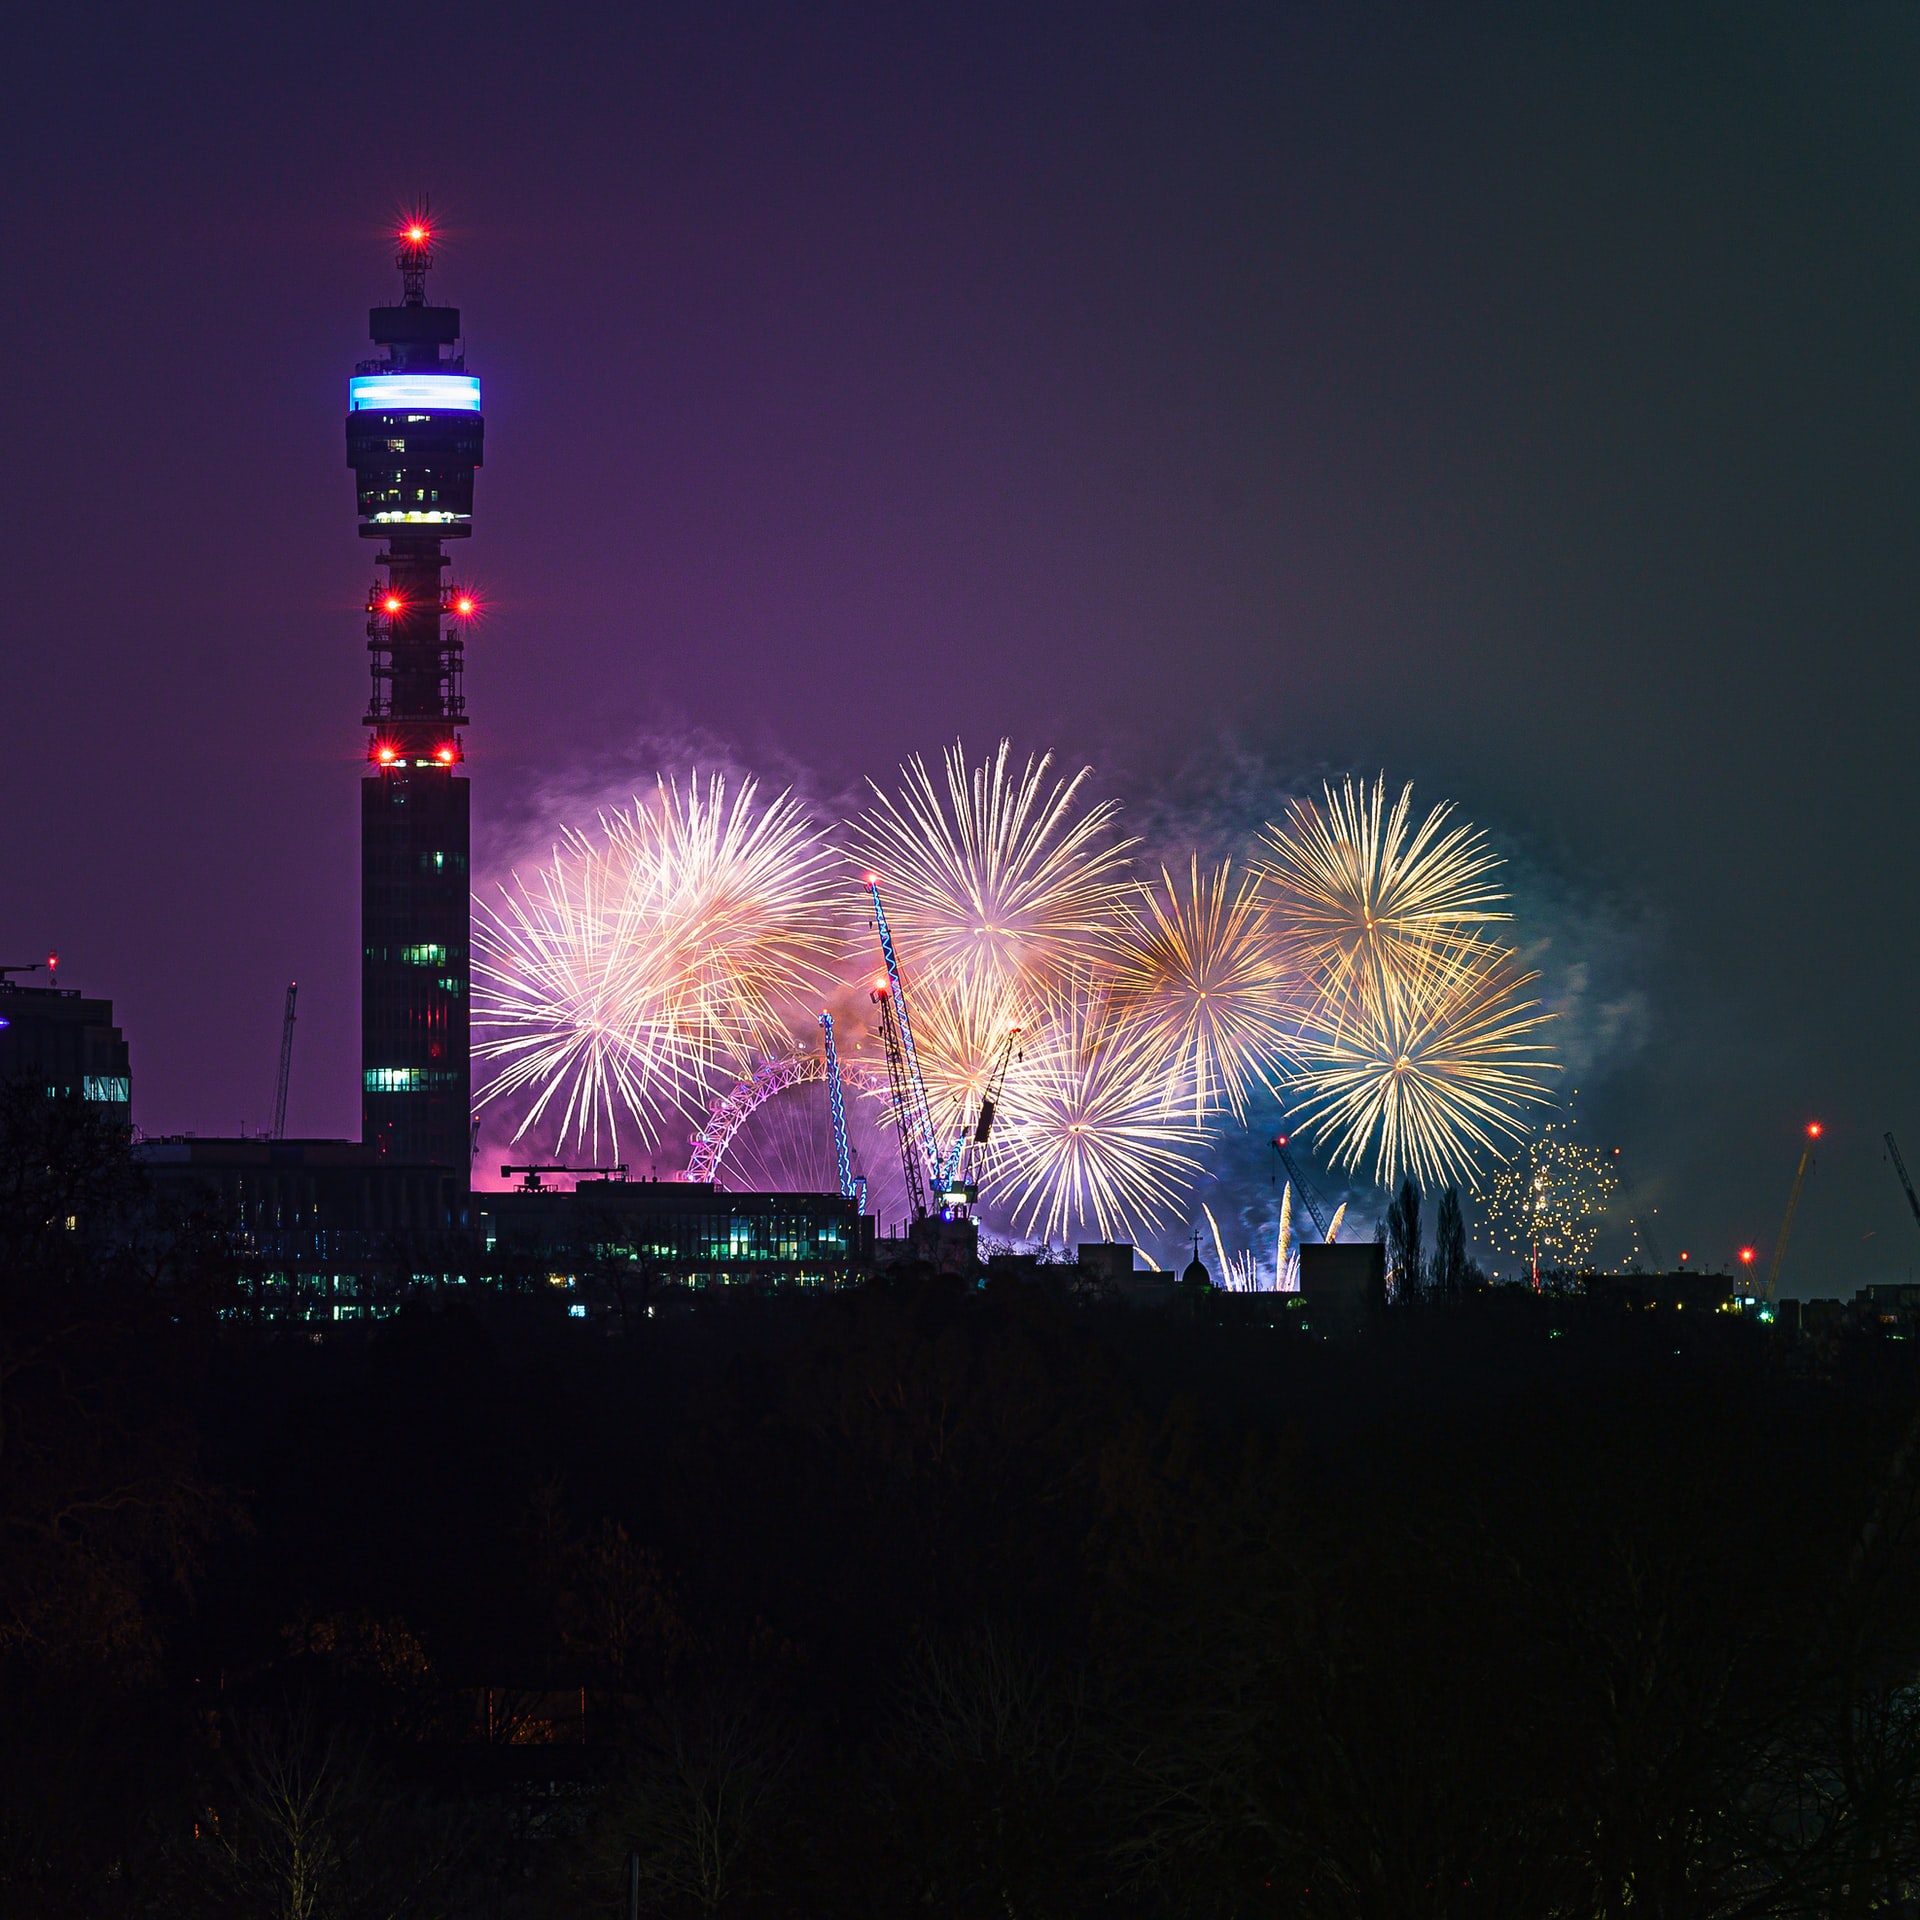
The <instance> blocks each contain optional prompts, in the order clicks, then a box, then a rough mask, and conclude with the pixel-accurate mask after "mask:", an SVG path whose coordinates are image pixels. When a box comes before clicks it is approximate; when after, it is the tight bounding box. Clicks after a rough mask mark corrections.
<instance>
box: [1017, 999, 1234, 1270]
mask: <svg viewBox="0 0 1920 1920" xmlns="http://www.w3.org/2000/svg"><path fill="white" fill-rule="evenodd" d="M1164 1079H1165V1058H1164V1055H1163V1053H1162V1050H1161V1048H1160V1045H1159V1043H1158V1041H1157V1039H1156V1038H1155V1036H1154V1035H1153V1033H1152V1032H1151V1031H1150V1030H1149V1029H1148V1028H1146V1027H1145V1026H1144V1025H1143V1024H1142V1023H1141V1022H1139V1021H1136V1020H1128V1019H1125V1018H1123V1017H1117V1016H1116V1013H1115V1010H1114V1006H1113V1001H1112V996H1111V993H1110V991H1109V989H1108V986H1107V985H1106V983H1105V982H1104V981H1102V980H1101V979H1099V978H1098V977H1097V976H1096V975H1095V974H1094V973H1093V972H1092V970H1091V969H1090V968H1086V967H1075V968H1072V969H1069V970H1068V972H1067V973H1066V975H1065V976H1064V978H1062V979H1060V980H1058V981H1056V982H1055V983H1054V984H1053V985H1051V986H1049V987H1048V988H1047V989H1046V990H1045V991H1044V993H1043V994H1042V995H1041V997H1040V1014H1039V1018H1038V1020H1037V1021H1036V1023H1035V1027H1034V1030H1033V1033H1032V1037H1031V1039H1030V1040H1029V1041H1028V1043H1027V1046H1026V1057H1025V1060H1024V1062H1023V1064H1022V1066H1021V1068H1020V1070H1019V1071H1018V1072H1017V1073H1016V1074H1012V1075H1009V1077H1008V1080H1007V1087H1006V1098H1005V1102H1004V1104H1003V1106H1002V1109H1001V1115H1002V1117H1001V1120H1000V1124H999V1125H998V1126H997V1127H996V1128H995V1131H994V1135H993V1140H992V1143H991V1145H990V1146H989V1148H988V1150H987V1154H986V1160H985V1167H984V1175H985V1180H984V1190H986V1191H988V1192H989V1193H990V1196H991V1198H992V1200H993V1201H994V1203H995V1204H996V1205H998V1206H1001V1207H1004V1208H1006V1209H1007V1210H1008V1211H1009V1212H1010V1213H1011V1215H1012V1217H1013V1220H1014V1222H1015V1225H1016V1228H1017V1230H1019V1231H1021V1232H1023V1233H1031V1234H1036V1235H1038V1236H1039V1237H1040V1238H1042V1239H1044V1240H1047V1241H1053V1240H1056V1239H1065V1238H1066V1236H1067V1233H1068V1231H1069V1230H1070V1229H1084V1228H1085V1227H1087V1226H1088V1225H1091V1226H1092V1227H1093V1228H1094V1230H1095V1231H1096V1232H1097V1233H1098V1235H1099V1237H1100V1238H1101V1239H1102V1240H1126V1239H1134V1240H1137V1239H1138V1238H1139V1237H1140V1234H1141V1231H1142V1230H1143V1229H1146V1228H1151V1227H1154V1226H1157V1225H1158V1224H1159V1223H1160V1222H1161V1221H1162V1220H1163V1219H1165V1218H1166V1216H1167V1215H1168V1213H1169V1212H1170V1211H1171V1210H1172V1209H1173V1208H1174V1207H1175V1206H1176V1205H1177V1204H1178V1201H1179V1198H1180V1195H1181V1193H1182V1192H1183V1191H1184V1190H1185V1188H1186V1186H1187V1185H1188V1183H1189V1182H1190V1181H1191V1180H1192V1179H1193V1178H1194V1176H1195V1175H1197V1174H1198V1173H1200V1172H1201V1170H1202V1169H1201V1165H1200V1162H1199V1161H1197V1160H1196V1159H1194V1157H1193V1156H1192V1154H1191V1153H1190V1152H1188V1151H1187V1148H1188V1147H1190V1146H1192V1145H1194V1144H1195V1143H1196V1139H1197V1137H1196V1135H1195V1134H1194V1132H1193V1130H1192V1129H1191V1128H1188V1127H1182V1126H1175V1125H1173V1124H1170V1123H1169V1121H1168V1119H1167V1117H1166V1112H1165V1105H1164V1099H1163V1092H1162V1089H1163V1083H1164ZM1200 1137H1201V1138H1203V1137H1204V1136H1200Z"/></svg>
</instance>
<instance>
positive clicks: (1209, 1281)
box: [1180, 1253, 1213, 1287]
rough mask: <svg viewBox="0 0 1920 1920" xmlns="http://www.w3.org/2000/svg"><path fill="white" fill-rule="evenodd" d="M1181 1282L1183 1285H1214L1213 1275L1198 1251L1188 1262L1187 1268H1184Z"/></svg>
mask: <svg viewBox="0 0 1920 1920" xmlns="http://www.w3.org/2000/svg"><path fill="white" fill-rule="evenodd" d="M1180 1284H1181V1285H1182V1286H1183V1287H1210V1286H1212V1285H1213V1275H1212V1274H1210V1273H1209V1272H1208V1271H1207V1269H1206V1265H1205V1263H1204V1262H1203V1261H1202V1260H1201V1258H1200V1256H1199V1254H1198V1253H1195V1254H1194V1256H1193V1258H1192V1259H1191V1260H1189V1261H1188V1262H1187V1264H1186V1266H1185V1268H1184V1269H1183V1270H1182V1272H1181V1275H1180Z"/></svg>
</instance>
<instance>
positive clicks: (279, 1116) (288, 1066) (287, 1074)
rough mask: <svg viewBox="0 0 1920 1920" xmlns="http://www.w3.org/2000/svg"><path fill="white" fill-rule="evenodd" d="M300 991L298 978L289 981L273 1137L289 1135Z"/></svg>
mask: <svg viewBox="0 0 1920 1920" xmlns="http://www.w3.org/2000/svg"><path fill="white" fill-rule="evenodd" d="M299 991H300V982H299V981H298V980H289V981H288V982H287V1011H286V1014H285V1016H284V1017H283V1018H282V1020H281V1022H280V1081H279V1084H278V1085H277V1086H276V1087H275V1088H274V1090H273V1137H274V1138H275V1139H276V1140H284V1139H285V1138H286V1137H287V1082H288V1081H289V1080H291V1079H292V1077H293V997H294V995H295V994H297V993H298V992H299Z"/></svg>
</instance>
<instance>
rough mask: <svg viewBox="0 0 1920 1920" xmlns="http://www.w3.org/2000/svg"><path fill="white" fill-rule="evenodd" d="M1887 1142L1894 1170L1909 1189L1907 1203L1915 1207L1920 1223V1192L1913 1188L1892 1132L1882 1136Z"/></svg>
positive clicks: (1915, 1213)
mask: <svg viewBox="0 0 1920 1920" xmlns="http://www.w3.org/2000/svg"><path fill="white" fill-rule="evenodd" d="M1881 1137H1882V1138H1883V1139H1884V1140H1885V1141H1886V1143H1887V1151H1888V1152H1889V1153H1890V1154H1892V1155H1893V1170H1894V1172H1895V1173H1897V1174H1898V1175H1899V1176H1900V1184H1901V1185H1902V1186H1903V1187H1905V1188H1906V1190H1907V1205H1908V1206H1910V1207H1911V1208H1912V1209H1913V1217H1914V1220H1915V1222H1916V1224H1920V1194H1916V1193H1915V1192H1914V1190H1913V1182H1912V1181H1911V1180H1909V1179H1908V1178H1907V1163H1906V1162H1905V1161H1904V1160H1902V1159H1901V1158H1900V1149H1899V1147H1898V1145H1896V1144H1895V1141H1894V1138H1893V1135H1892V1134H1890V1133H1889V1134H1883V1135H1882V1136H1881Z"/></svg>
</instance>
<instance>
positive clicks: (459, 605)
mask: <svg viewBox="0 0 1920 1920" xmlns="http://www.w3.org/2000/svg"><path fill="white" fill-rule="evenodd" d="M453 611H454V613H455V614H456V615H457V616H458V617H459V618H460V619H462V620H471V619H472V618H473V616H474V615H475V614H476V613H478V612H479V611H480V603H479V601H477V600H476V599H475V598H474V597H473V595H472V594H470V593H456V594H455V595H454V596H453Z"/></svg>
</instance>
